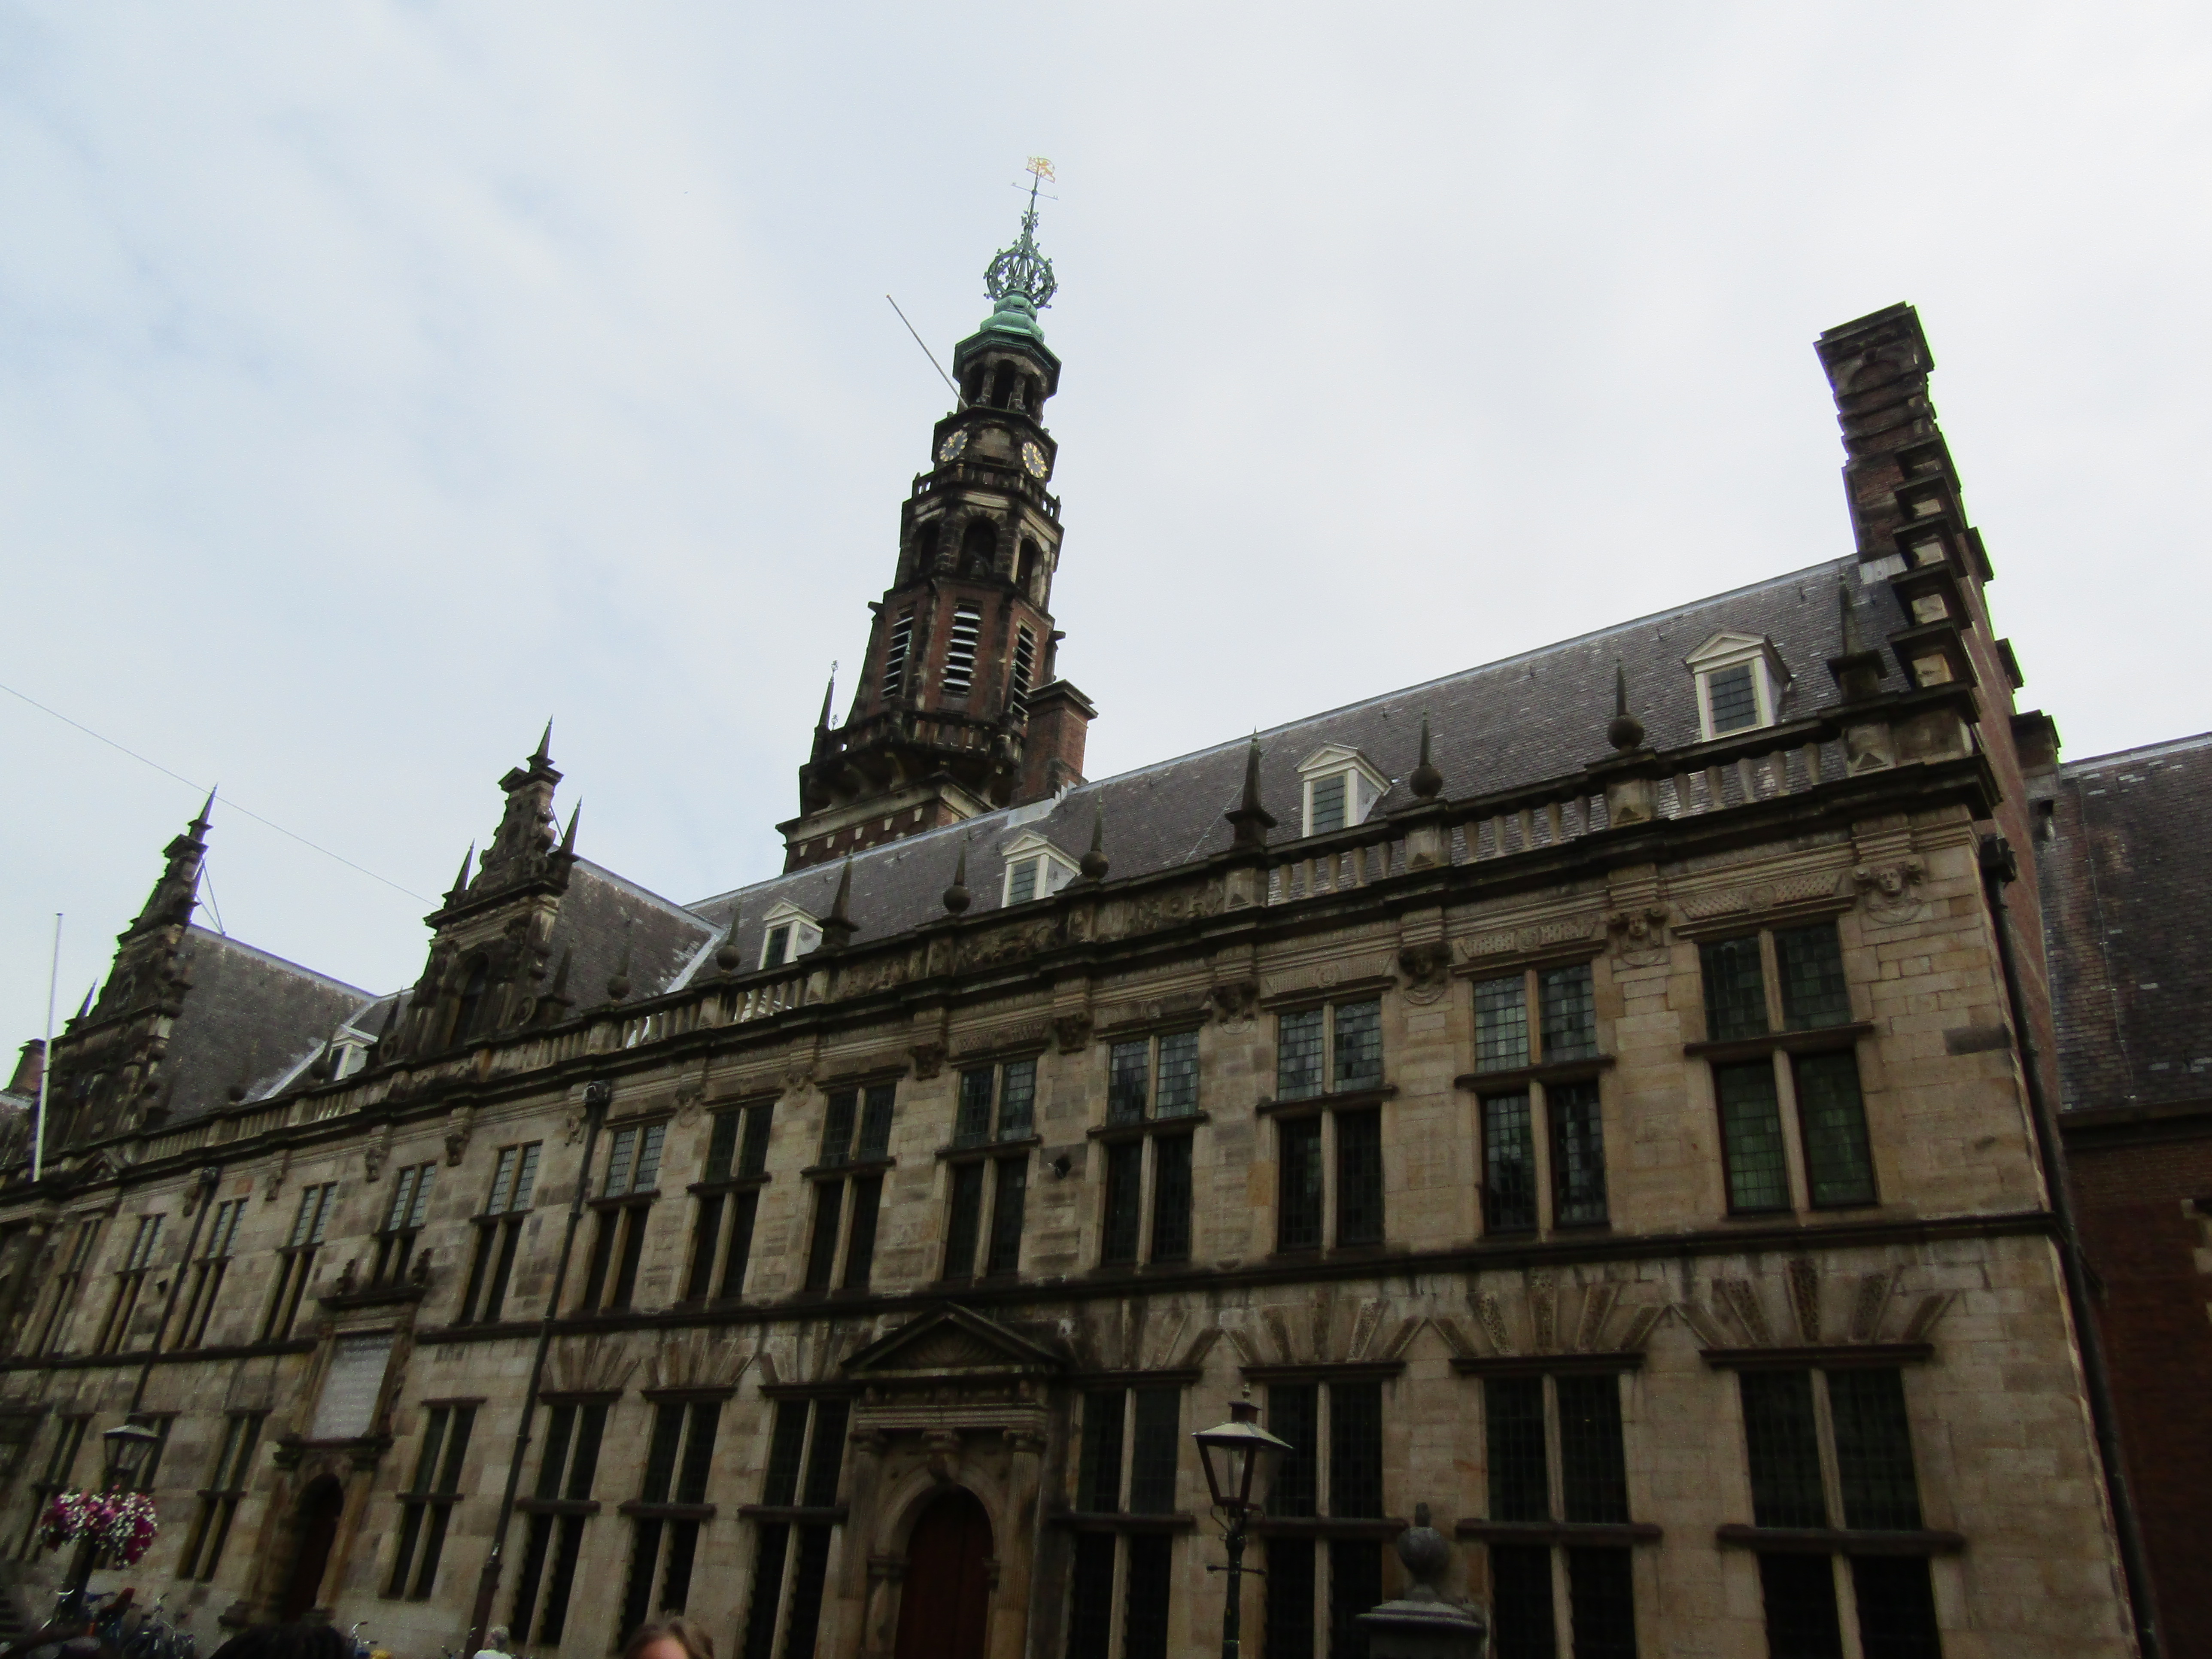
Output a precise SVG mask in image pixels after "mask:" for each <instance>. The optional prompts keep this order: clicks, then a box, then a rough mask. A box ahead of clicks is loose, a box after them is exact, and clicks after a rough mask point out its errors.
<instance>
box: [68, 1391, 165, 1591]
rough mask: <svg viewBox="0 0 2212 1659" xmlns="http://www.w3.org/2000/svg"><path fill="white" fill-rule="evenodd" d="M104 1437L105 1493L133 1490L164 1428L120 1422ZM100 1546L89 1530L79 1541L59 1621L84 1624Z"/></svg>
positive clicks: (101, 1437)
mask: <svg viewBox="0 0 2212 1659" xmlns="http://www.w3.org/2000/svg"><path fill="white" fill-rule="evenodd" d="M100 1440H101V1442H102V1443H104V1444H105V1445H106V1448H107V1461H106V1470H105V1473H104V1474H102V1476H101V1478H100V1490H101V1491H103V1492H112V1491H114V1490H115V1489H116V1487H118V1486H121V1487H123V1488H125V1490H126V1491H127V1490H130V1489H131V1487H132V1486H133V1485H134V1484H135V1483H136V1481H137V1477H138V1471H139V1470H140V1469H141V1468H144V1467H145V1463H146V1454H147V1453H148V1452H149V1451H151V1450H153V1449H154V1448H155V1446H158V1445H159V1444H161V1432H160V1431H158V1430H155V1429H149V1428H148V1427H147V1426H146V1425H144V1424H143V1423H118V1425H116V1426H115V1427H113V1428H112V1429H110V1430H108V1431H107V1432H106V1433H105V1434H103V1435H101V1436H100ZM97 1547H98V1541H97V1540H95V1539H94V1537H93V1536H92V1534H89V1533H88V1534H85V1535H84V1536H83V1537H82V1538H80V1539H78V1540H77V1541H76V1559H75V1560H73V1561H72V1562H70V1576H69V1589H68V1590H67V1592H66V1593H65V1594H64V1596H63V1598H62V1613H61V1614H60V1615H59V1616H58V1619H57V1622H62V1621H64V1620H66V1621H67V1622H69V1623H70V1624H76V1625H82V1622H83V1620H84V1588H85V1586H86V1585H87V1584H88V1583H90V1582H91V1579H92V1557H93V1553H94V1550H95V1549H96V1548H97Z"/></svg>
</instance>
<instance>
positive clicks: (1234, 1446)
mask: <svg viewBox="0 0 2212 1659" xmlns="http://www.w3.org/2000/svg"><path fill="white" fill-rule="evenodd" d="M1191 1438H1192V1439H1194V1440H1195V1441H1197V1442H1198V1456H1199V1462H1200V1464H1201V1465H1202V1466H1203V1467H1204V1468H1205V1470H1206V1490H1207V1491H1208V1492H1210V1493H1212V1498H1213V1507H1214V1509H1215V1510H1216V1511H1218V1513H1219V1515H1220V1516H1221V1541H1222V1543H1223V1545H1224V1546H1225V1547H1226V1548H1227V1549H1228V1551H1229V1565H1228V1566H1227V1567H1225V1568H1223V1567H1208V1568H1207V1569H1206V1571H1208V1572H1224V1571H1225V1572H1227V1573H1228V1575H1229V1600H1228V1603H1227V1605H1226V1606H1225V1607H1223V1608H1222V1610H1221V1659H1237V1640H1238V1637H1239V1635H1240V1634H1241V1632H1242V1629H1243V1613H1244V1608H1243V1583H1242V1580H1243V1576H1244V1573H1245V1571H1246V1568H1245V1565H1244V1524H1245V1522H1246V1521H1247V1520H1249V1518H1250V1516H1251V1513H1252V1508H1253V1504H1252V1480H1253V1477H1254V1476H1255V1475H1257V1474H1259V1472H1260V1466H1261V1464H1262V1463H1264V1462H1267V1460H1268V1459H1269V1458H1271V1457H1273V1456H1274V1455H1276V1454H1278V1453H1279V1452H1286V1451H1289V1450H1290V1449H1291V1443H1290V1442H1289V1441H1287V1440H1279V1439H1277V1438H1276V1437H1274V1436H1273V1435H1272V1434H1269V1433H1268V1432H1267V1430H1265V1429H1263V1428H1261V1426H1260V1408H1259V1407H1257V1406H1255V1405H1254V1404H1253V1403H1252V1389H1251V1387H1250V1385H1249V1384H1247V1385H1246V1387H1245V1389H1244V1395H1243V1398H1242V1399H1241V1400H1232V1401H1230V1402H1229V1420H1228V1421H1227V1422H1226V1423H1224V1424H1221V1425H1219V1426H1218V1427H1216V1428H1211V1429H1200V1430H1199V1431H1198V1432H1197V1433H1195V1434H1194V1435H1192V1436H1191Z"/></svg>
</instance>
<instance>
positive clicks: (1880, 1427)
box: [1828, 1370, 1920, 1532]
mask: <svg viewBox="0 0 2212 1659" xmlns="http://www.w3.org/2000/svg"><path fill="white" fill-rule="evenodd" d="M1828 1409H1829V1411H1830V1413H1832V1415H1833V1417H1834V1419H1835V1423H1836V1473H1837V1476H1838V1483H1839V1484H1840V1486H1841V1487H1842V1496H1843V1500H1844V1525H1845V1526H1847V1527H1870V1528H1878V1529H1881V1530H1886V1531H1892V1532H1911V1531H1916V1530H1917V1529H1918V1528H1919V1526H1920V1490H1919V1485H1918V1483H1917V1481H1916V1480H1914V1478H1913V1471H1912V1430H1911V1425H1910V1424H1909V1422H1908V1421H1907V1420H1906V1418H1905V1379H1904V1377H1903V1376H1901V1375H1900V1374H1899V1373H1898V1372H1896V1371H1893V1370H1864V1371H1862V1370H1845V1371H1831V1372H1830V1373H1829V1374H1828Z"/></svg>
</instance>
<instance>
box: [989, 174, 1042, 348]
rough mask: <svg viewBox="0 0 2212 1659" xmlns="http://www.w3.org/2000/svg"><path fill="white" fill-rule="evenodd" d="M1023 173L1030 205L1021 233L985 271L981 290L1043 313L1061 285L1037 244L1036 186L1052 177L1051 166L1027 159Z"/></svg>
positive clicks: (1024, 211) (1025, 212)
mask: <svg viewBox="0 0 2212 1659" xmlns="http://www.w3.org/2000/svg"><path fill="white" fill-rule="evenodd" d="M1026 171H1027V172H1028V173H1029V175H1030V202H1029V205H1028V206H1027V207H1025V208H1024V209H1023V210H1022V234H1021V235H1020V236H1019V237H1018V238H1017V239H1016V240H1015V242H1014V245H1013V246H1012V247H1002V248H1000V250H999V252H998V253H997V255H996V256H995V257H994V258H993V259H992V261H991V263H990V264H988V265H987V266H986V267H985V268H984V270H983V291H984V292H985V293H986V294H987V295H990V296H991V298H992V299H993V300H994V301H1000V302H1003V301H1006V300H1009V299H1011V298H1012V297H1013V296H1014V295H1020V296H1021V297H1022V298H1023V299H1024V300H1027V301H1029V302H1030V307H1031V308H1032V309H1034V310H1042V309H1043V307H1046V306H1048V305H1050V304H1051V303H1052V296H1053V295H1054V294H1055V293H1057V292H1058V291H1059V289H1060V282H1059V279H1058V278H1057V277H1055V276H1054V275H1053V274H1052V261H1051V260H1049V259H1048V258H1045V257H1044V254H1043V253H1042V251H1040V250H1039V248H1038V247H1037V245H1036V222H1037V210H1036V204H1037V186H1038V185H1042V183H1044V181H1045V180H1046V179H1050V178H1053V177H1054V176H1055V175H1054V173H1053V170H1052V163H1051V162H1049V161H1046V160H1045V158H1044V157H1043V156H1042V155H1032V156H1030V159H1029V164H1028V167H1027V168H1026Z"/></svg>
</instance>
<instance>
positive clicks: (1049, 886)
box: [999, 829, 1083, 908]
mask: <svg viewBox="0 0 2212 1659" xmlns="http://www.w3.org/2000/svg"><path fill="white" fill-rule="evenodd" d="M1000 857H1002V858H1004V859H1005V860H1006V873H1005V874H1004V875H1002V876H1001V877H1000V878H999V903H1000V906H1001V907H1002V908H1003V907H1006V906H1009V905H1012V904H1013V903H1014V902H1016V901H1015V899H1014V896H1013V893H1014V872H1015V870H1016V869H1018V867H1020V866H1022V865H1024V864H1028V863H1030V862H1032V861H1036V862H1038V865H1039V867H1038V870H1037V884H1036V892H1035V893H1033V894H1031V895H1030V897H1029V898H1026V899H1023V900H1021V901H1020V902H1022V903H1024V904H1028V903H1031V902H1035V901H1036V900H1037V899H1041V898H1050V897H1051V896H1053V895H1054V893H1057V892H1058V891H1059V890H1060V889H1061V888H1063V887H1065V886H1066V885H1067V884H1068V883H1070V882H1071V881H1073V880H1074V879H1075V878H1076V877H1078V876H1079V875H1081V874H1082V873H1083V872H1082V869H1081V868H1080V867H1079V866H1078V865H1077V864H1076V862H1075V860H1073V859H1072V858H1070V857H1068V856H1067V854H1065V853H1063V852H1061V851H1060V848H1057V847H1054V845H1053V844H1052V843H1051V842H1048V841H1047V840H1046V839H1045V838H1044V837H1043V836H1040V835H1038V834H1037V833H1036V831H1035V830H1034V829H1033V830H1031V831H1030V833H1029V834H1027V835H1025V836H1016V837H1015V838H1014V839H1013V840H1012V841H1011V842H1008V843H1007V844H1006V847H1005V848H1002V849H1001V850H1000Z"/></svg>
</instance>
